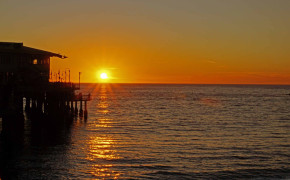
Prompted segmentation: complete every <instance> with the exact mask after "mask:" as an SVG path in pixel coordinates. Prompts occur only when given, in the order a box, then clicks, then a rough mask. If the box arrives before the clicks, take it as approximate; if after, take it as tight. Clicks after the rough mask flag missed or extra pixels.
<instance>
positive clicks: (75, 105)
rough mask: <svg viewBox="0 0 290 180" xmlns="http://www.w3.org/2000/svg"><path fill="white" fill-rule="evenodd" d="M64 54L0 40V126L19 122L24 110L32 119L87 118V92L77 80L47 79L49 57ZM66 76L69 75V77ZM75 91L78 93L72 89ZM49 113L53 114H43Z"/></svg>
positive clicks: (21, 120)
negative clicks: (76, 82) (75, 81)
mask: <svg viewBox="0 0 290 180" xmlns="http://www.w3.org/2000/svg"><path fill="white" fill-rule="evenodd" d="M51 57H57V58H59V59H64V58H66V56H64V55H61V54H57V53H52V52H49V51H44V50H40V49H35V48H31V47H27V46H24V45H23V43H10V42H0V118H2V130H3V128H6V129H10V130H11V128H12V130H16V131H17V129H14V128H16V127H21V126H23V121H24V118H23V117H24V113H25V114H27V115H28V116H29V117H32V118H33V117H37V118H35V119H36V121H41V119H49V121H53V120H56V119H57V120H58V121H59V119H71V117H75V116H80V117H81V118H84V119H87V117H88V112H87V101H89V100H91V96H90V94H86V95H83V93H82V92H80V83H79V84H74V83H72V82H70V80H69V82H62V80H61V78H60V75H59V78H58V79H59V80H58V81H54V82H52V81H51V72H50V61H51V60H50V58H51ZM69 79H70V78H69ZM76 91H78V93H76ZM47 117H53V118H47Z"/></svg>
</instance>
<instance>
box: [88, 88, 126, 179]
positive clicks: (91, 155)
mask: <svg viewBox="0 0 290 180" xmlns="http://www.w3.org/2000/svg"><path fill="white" fill-rule="evenodd" d="M96 92H97V93H96V94H97V95H98V96H97V98H96V99H97V101H98V102H97V105H96V109H97V112H96V114H97V116H98V118H97V119H96V120H95V121H94V122H93V123H92V124H91V128H92V129H93V130H94V131H96V133H92V134H91V137H90V138H89V139H90V140H89V142H88V145H89V146H88V149H89V152H88V154H87V158H86V159H87V160H89V161H92V162H94V164H93V165H92V166H91V169H90V170H89V173H90V174H92V175H93V176H94V177H97V178H101V179H102V178H105V179H107V178H109V179H118V177H119V176H120V175H121V173H119V172H116V171H114V170H113V168H114V167H113V165H112V163H110V161H112V160H116V159H120V157H119V155H118V152H117V150H116V149H115V147H116V145H117V141H115V140H114V137H112V136H111V135H106V134H105V133H100V132H98V131H101V132H104V131H106V128H111V127H112V125H113V122H112V119H111V118H108V113H110V110H109V108H110V104H109V101H108V98H109V96H110V94H111V93H110V92H111V89H110V88H109V85H107V84H102V85H101V86H99V87H98V89H97V90H96Z"/></svg>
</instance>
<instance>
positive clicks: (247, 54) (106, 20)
mask: <svg viewBox="0 0 290 180" xmlns="http://www.w3.org/2000/svg"><path fill="white" fill-rule="evenodd" d="M0 22H1V25H0V26H1V28H0V40H1V41H12V42H24V45H26V46H31V47H35V48H40V49H44V50H49V51H53V52H56V53H62V54H64V55H66V56H68V57H69V58H68V59H64V60H60V59H56V58H53V59H52V69H53V70H54V71H58V70H59V69H60V70H61V71H64V70H65V69H66V68H69V69H70V70H71V77H72V80H73V81H78V72H82V77H81V79H82V81H83V82H99V78H97V77H96V76H97V75H96V74H97V73H98V72H100V70H105V71H106V72H108V75H109V77H110V80H108V82H113V83H202V84H213V83H214V84H216V83H221V84H290V43H289V42H290V33H289V32H290V23H289V22H290V1H288V0H277V1H273V0H255V1H253V0H242V1H240V0H179V1H176V0H122V1H120V0H110V1H103V0H82V1H77V0H70V1H69V0H64V1H57V0H50V1H44V0H40V1H35V0H26V1H21V0H11V1H0Z"/></svg>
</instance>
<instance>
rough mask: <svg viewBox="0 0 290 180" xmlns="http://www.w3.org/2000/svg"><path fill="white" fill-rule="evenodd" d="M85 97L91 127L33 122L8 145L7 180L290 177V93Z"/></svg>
mask: <svg viewBox="0 0 290 180" xmlns="http://www.w3.org/2000/svg"><path fill="white" fill-rule="evenodd" d="M82 91H83V92H84V93H91V96H92V100H91V101H90V102H88V119H87V120H84V119H83V118H79V117H77V118H74V120H73V121H72V122H71V123H68V124H67V123H64V124H62V125H61V126H57V127H53V128H51V127H47V126H46V125H43V126H41V125H40V126H39V125H38V126H37V127H38V128H37V129H36V128H35V126H34V125H33V123H32V122H31V121H30V120H29V118H27V117H26V116H25V117H26V120H25V124H24V131H23V134H22V136H20V137H18V138H16V140H15V141H14V142H13V143H11V142H7V140H5V141H4V140H3V138H1V141H0V145H1V146H0V152H1V157H0V161H1V162H0V177H2V179H6V178H7V179H290V95H289V94H290V86H278V85H167V84H82ZM39 127H41V128H39ZM0 128H1V125H0ZM0 179H1V178H0Z"/></svg>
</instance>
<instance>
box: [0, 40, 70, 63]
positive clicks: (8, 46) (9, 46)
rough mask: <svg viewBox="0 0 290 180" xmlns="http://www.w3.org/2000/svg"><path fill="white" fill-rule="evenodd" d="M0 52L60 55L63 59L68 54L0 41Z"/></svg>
mask: <svg viewBox="0 0 290 180" xmlns="http://www.w3.org/2000/svg"><path fill="white" fill-rule="evenodd" d="M0 53H15V54H29V55H41V56H49V57H58V58H61V59H64V58H67V57H66V56H64V55H61V54H58V53H53V52H49V51H44V50H40V49H35V48H31V47H27V46H23V43H14V42H0Z"/></svg>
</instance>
